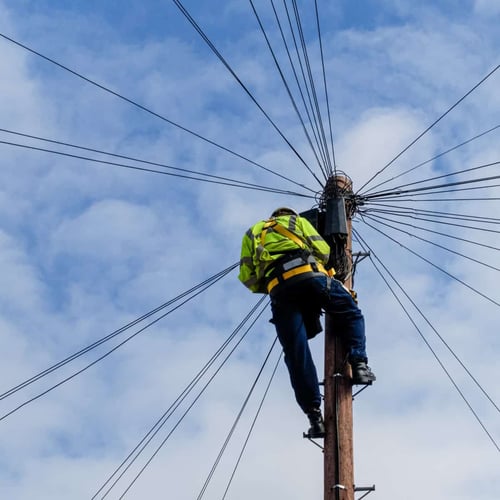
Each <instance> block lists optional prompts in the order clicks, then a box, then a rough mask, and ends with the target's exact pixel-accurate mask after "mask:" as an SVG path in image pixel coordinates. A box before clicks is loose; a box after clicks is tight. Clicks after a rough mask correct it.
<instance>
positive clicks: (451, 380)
mask: <svg viewBox="0 0 500 500" xmlns="http://www.w3.org/2000/svg"><path fill="white" fill-rule="evenodd" d="M353 232H354V234H355V235H356V237H357V238H358V240H359V241H360V242H362V244H364V246H365V247H366V248H365V251H366V249H368V250H369V253H370V255H369V258H370V261H371V262H372V264H373V267H374V268H375V270H376V271H377V273H378V274H379V275H380V277H381V278H382V279H383V280H384V282H385V284H386V285H387V287H388V288H389V290H390V291H391V293H392V295H393V296H394V298H395V299H396V300H397V302H398V303H399V305H400V306H401V308H402V309H403V311H404V312H405V314H406V316H407V317H408V319H409V320H410V321H411V323H412V324H413V326H414V327H415V329H416V330H417V332H418V334H419V335H420V337H421V338H422V340H423V341H424V343H425V345H426V346H427V347H428V349H429V350H430V351H431V353H432V355H433V356H434V358H435V359H436V361H437V362H438V363H439V366H440V367H441V368H442V370H443V371H444V372H445V374H446V376H447V377H448V379H449V380H450V382H451V383H452V384H453V386H454V387H455V389H456V391H457V392H458V394H459V395H460V397H461V398H462V399H463V400H464V402H465V404H466V405H467V407H468V408H469V410H470V411H471V413H472V414H473V415H474V417H475V419H476V421H477V422H478V423H479V425H480V426H481V428H482V429H483V431H484V432H485V433H486V435H487V436H488V437H489V439H490V441H491V442H492V443H493V445H494V446H495V448H496V449H497V451H498V452H500V447H499V446H498V444H497V443H496V441H495V439H494V438H493V436H492V435H491V434H490V432H489V431H488V429H487V428H486V426H485V425H484V423H483V422H482V420H481V419H480V418H479V415H478V414H477V413H476V412H475V410H474V408H472V405H471V404H470V403H469V401H468V400H467V398H466V397H465V395H464V393H463V392H462V390H461V389H460V388H459V387H458V385H457V383H456V382H455V380H454V379H453V377H452V376H451V374H450V372H449V371H448V370H447V369H446V367H445V366H444V364H443V362H442V361H441V360H440V359H439V356H438V355H437V353H436V352H435V351H434V349H433V348H432V346H431V345H430V343H429V341H428V340H427V338H426V337H425V335H424V334H423V333H422V331H421V330H420V328H419V327H418V326H417V324H416V323H415V321H414V320H413V318H412V317H411V315H410V313H409V312H408V310H407V309H406V307H405V306H404V305H403V303H402V302H401V299H400V298H399V297H398V295H397V294H396V292H395V291H394V289H393V288H392V287H391V285H390V284H389V282H388V281H387V279H386V277H385V276H384V274H383V273H382V272H381V271H380V269H379V268H378V267H377V265H376V264H375V262H374V260H373V259H372V257H371V256H372V255H373V256H374V257H375V259H376V260H377V261H378V262H379V263H380V264H381V265H382V267H383V268H384V269H385V271H386V272H387V273H388V274H389V276H391V278H392V279H393V281H394V282H395V283H396V285H397V286H398V288H399V289H400V290H401V291H402V292H403V293H404V294H405V296H406V297H407V298H408V300H410V302H411V303H412V304H413V305H414V307H415V308H416V309H417V311H419V312H420V314H421V315H422V316H423V317H424V319H425V320H426V322H427V323H428V324H429V326H431V328H432V329H433V330H434V332H435V333H436V334H437V335H438V337H439V338H440V339H441V340H442V342H443V343H444V344H445V346H446V347H447V348H448V350H449V351H450V352H451V353H452V355H453V356H454V357H455V359H456V360H457V361H459V363H460V364H461V366H462V367H463V368H464V369H465V371H466V372H467V373H468V374H469V376H470V377H471V378H472V380H473V381H474V382H475V383H476V385H477V386H478V387H479V388H480V389H481V391H482V392H483V394H485V395H486V396H487V398H488V399H489V400H490V402H491V403H492V404H493V405H494V406H495V408H496V409H497V410H499V408H498V406H497V405H496V404H495V403H494V401H493V400H492V399H491V398H490V397H489V395H488V394H487V393H486V391H484V389H483V388H482V387H481V385H480V384H479V382H478V381H477V380H476V379H475V378H474V377H473V376H472V374H471V373H470V372H469V370H468V369H467V368H466V367H465V365H464V364H463V363H462V361H461V360H460V358H458V357H457V356H456V354H455V353H454V352H453V350H451V348H450V347H449V346H448V344H447V343H446V342H445V341H444V339H443V338H442V337H441V336H440V335H439V334H438V333H437V330H435V329H434V327H433V326H432V325H431V324H430V322H429V321H428V320H427V318H426V317H425V316H424V315H423V314H422V313H421V311H420V309H419V308H418V307H416V305H415V303H414V302H413V300H412V299H411V298H410V297H409V295H408V294H407V293H406V291H405V290H404V289H403V287H402V286H401V285H400V284H399V282H398V281H397V280H396V279H395V278H394V276H393V275H392V274H391V273H390V271H389V270H388V269H387V267H386V266H385V265H384V264H383V263H382V261H381V260H380V259H379V258H378V257H377V256H376V254H375V253H374V252H373V250H372V248H370V246H369V245H368V244H367V243H366V241H365V240H364V239H363V238H362V237H361V236H360V234H359V232H358V231H356V230H355V229H353Z"/></svg>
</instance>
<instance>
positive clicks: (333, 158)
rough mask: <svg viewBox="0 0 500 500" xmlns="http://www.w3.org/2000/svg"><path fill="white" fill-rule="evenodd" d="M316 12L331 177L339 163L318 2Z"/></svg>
mask: <svg viewBox="0 0 500 500" xmlns="http://www.w3.org/2000/svg"><path fill="white" fill-rule="evenodd" d="M314 11H315V14H316V28H317V30H318V40H319V49H320V54H321V69H322V73H323V87H324V91H325V101H326V110H327V116H328V129H329V131H330V145H331V148H332V161H333V170H331V169H330V175H335V176H336V175H337V161H336V158H335V147H334V145H333V127H332V113H331V110H330V98H329V95H328V85H327V83H326V68H325V56H324V52H323V37H322V36H321V23H320V21H319V9H318V0H314Z"/></svg>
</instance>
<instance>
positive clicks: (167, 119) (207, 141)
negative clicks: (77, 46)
mask: <svg viewBox="0 0 500 500" xmlns="http://www.w3.org/2000/svg"><path fill="white" fill-rule="evenodd" d="M0 37H2V38H4V39H5V40H8V41H9V42H11V43H13V44H14V45H17V46H18V47H21V48H23V49H25V50H27V51H28V52H31V53H32V54H34V55H36V56H38V57H41V58H42V59H44V60H45V61H47V62H50V63H52V64H55V65H56V66H58V67H59V68H61V69H63V70H65V71H68V72H69V73H71V74H72V75H74V76H77V77H78V78H81V79H82V80H84V81H86V82H87V83H90V84H91V85H94V86H96V87H98V88H99V89H101V90H104V91H105V92H108V93H109V94H112V95H114V96H115V97H118V98H119V99H122V100H123V101H125V102H128V103H129V104H132V105H133V106H135V107H137V108H139V109H141V110H142V111H145V112H146V113H149V114H150V115H153V116H155V117H156V118H159V119H160V120H162V121H164V122H166V123H169V124H170V125H173V126H174V127H177V128H179V129H180V130H182V131H183V132H187V133H188V134H191V135H192V136H194V137H196V138H198V139H201V140H202V141H205V142H206V143H208V144H210V145H212V146H215V147H216V148H219V149H221V150H222V151H225V152H226V153H229V154H231V155H233V156H236V157H238V158H240V159H241V160H245V161H247V162H249V163H251V164H252V165H255V166H257V167H260V168H263V169H264V170H266V171H268V172H271V173H273V174H275V175H278V176H279V177H282V178H283V179H286V180H288V181H290V182H293V183H294V184H296V185H297V186H301V187H303V188H305V189H308V188H306V187H305V186H303V185H302V184H299V183H298V182H295V181H292V180H291V179H288V178H287V177H284V176H282V175H280V174H277V173H276V172H273V171H272V170H270V169H267V168H265V167H263V166H262V165H259V164H258V163H256V162H254V161H252V160H250V159H249V158H247V157H245V156H243V155H241V154H239V153H236V152H235V151H233V150H231V149H229V148H227V147H225V146H222V145H220V144H218V143H216V142H215V141H212V140H211V139H208V138H206V137H203V136H202V135H201V134H199V133H197V132H194V131H193V130H190V129H188V128H186V127H184V126H182V125H180V124H179V123H176V122H174V121H172V120H170V119H169V118H166V117H165V116H163V115H160V114H159V113H156V112H155V111H152V110H150V109H148V108H147V107H145V106H143V105H142V104H139V103H138V102H136V101H133V100H132V99H129V98H128V97H125V96H123V95H121V94H119V93H118V92H115V91H113V90H111V89H109V88H108V87H105V86H104V85H102V84H100V83H97V82H96V81H94V80H91V79H90V78H87V77H86V76H84V75H82V74H81V73H78V72H77V71H75V70H72V69H70V68H69V67H68V66H65V65H63V64H61V63H59V62H57V61H55V60H54V59H51V58H50V57H47V56H45V55H43V54H41V53H40V52H37V51H36V50H34V49H32V48H30V47H28V46H27V45H24V44H22V43H21V42H18V41H16V40H14V39H13V38H11V37H8V36H7V35H5V34H3V33H0Z"/></svg>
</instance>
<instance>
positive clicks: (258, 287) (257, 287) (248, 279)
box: [238, 228, 266, 293]
mask: <svg viewBox="0 0 500 500" xmlns="http://www.w3.org/2000/svg"><path fill="white" fill-rule="evenodd" d="M253 255H254V235H253V232H252V228H250V229H249V230H248V231H247V232H246V233H245V235H244V236H243V240H242V242H241V256H240V273H239V274H238V279H239V280H240V281H241V282H242V283H243V284H244V285H245V286H246V287H247V288H248V289H250V290H251V291H252V292H254V293H266V289H265V286H264V284H263V283H262V280H259V279H258V277H257V269H256V267H255V264H254V260H253Z"/></svg>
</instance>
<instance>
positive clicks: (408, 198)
mask: <svg viewBox="0 0 500 500" xmlns="http://www.w3.org/2000/svg"><path fill="white" fill-rule="evenodd" d="M387 199H388V198H384V199H383V200H381V201H379V200H370V203H382V202H383V201H385V200H387ZM391 201H393V202H395V201H396V202H398V203H405V202H407V201H411V202H412V203H414V202H418V203H434V202H435V201H446V202H448V201H500V198H428V199H424V200H422V199H420V200H415V199H414V198H413V196H411V195H408V196H401V197H396V198H391Z"/></svg>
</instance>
